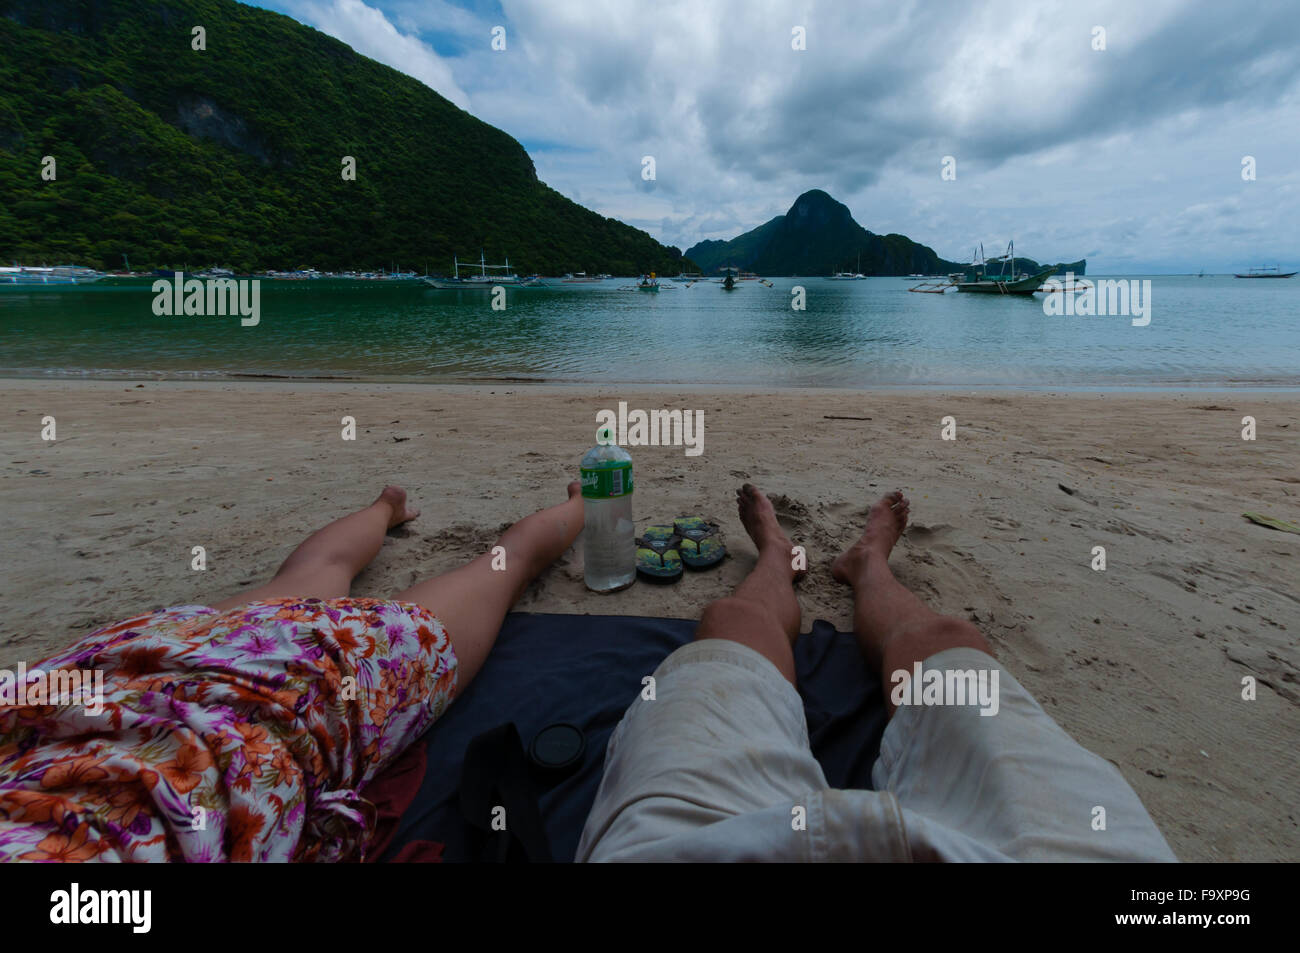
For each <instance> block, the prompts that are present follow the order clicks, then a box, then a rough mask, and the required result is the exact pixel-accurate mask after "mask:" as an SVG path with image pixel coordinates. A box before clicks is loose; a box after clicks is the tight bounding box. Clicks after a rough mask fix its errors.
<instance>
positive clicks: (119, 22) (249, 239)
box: [0, 0, 683, 274]
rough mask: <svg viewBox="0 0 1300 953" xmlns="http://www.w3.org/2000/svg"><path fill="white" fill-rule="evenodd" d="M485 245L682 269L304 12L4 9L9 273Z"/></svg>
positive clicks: (88, 2)
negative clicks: (198, 34) (294, 15)
mask: <svg viewBox="0 0 1300 953" xmlns="http://www.w3.org/2000/svg"><path fill="white" fill-rule="evenodd" d="M195 26H202V27H203V28H204V30H205V31H206V46H207V49H206V50H203V51H195V50H193V49H192V48H191V40H192V33H191V31H192V29H193V28H194V27H195ZM44 156H53V157H54V159H55V161H56V163H57V165H56V170H57V178H56V179H55V180H54V181H44V180H42V177H41V169H42V159H43V157H44ZM344 156H352V157H354V158H355V160H356V179H355V181H345V180H344V178H343V177H342V175H341V172H342V168H343V165H342V160H343V157H344ZM480 249H482V250H483V251H484V252H485V253H486V254H487V257H488V260H489V261H494V262H495V261H500V260H501V258H502V257H503V256H504V255H509V257H510V262H511V264H512V265H515V266H516V267H517V269H518V270H520V271H536V272H542V273H548V274H555V273H560V272H564V271H570V270H586V271H611V272H616V273H622V274H631V273H635V272H640V271H650V270H654V271H660V272H672V273H675V272H676V271H678V270H680V269H681V268H682V267H683V262H682V259H681V256H680V252H679V251H678V250H677V249H673V248H667V247H665V246H663V245H660V244H659V243H658V242H656V241H655V240H654V239H653V238H651V237H650V236H649V235H647V234H646V233H645V232H642V231H639V230H637V229H634V228H632V227H630V226H628V225H625V224H623V223H621V222H618V221H616V220H614V219H610V218H605V217H604V216H601V215H598V214H596V213H595V212H592V211H589V210H587V209H585V208H582V207H581V206H579V205H577V204H575V203H574V202H571V201H569V200H568V199H566V198H565V197H564V196H562V195H560V194H559V193H558V192H556V191H555V190H553V189H551V188H548V187H547V186H546V185H545V184H543V183H542V182H540V181H538V179H537V176H536V173H535V170H534V168H533V163H532V160H531V159H529V157H528V154H527V153H526V152H525V151H524V149H523V147H522V146H520V144H519V143H518V142H516V141H515V140H514V139H512V138H511V137H510V136H508V135H506V134H505V133H504V132H501V131H500V130H498V129H495V128H493V127H492V126H489V125H487V124H486V123H484V122H481V121H479V120H478V119H475V118H474V117H473V116H471V115H470V114H469V113H467V112H465V111H464V110H461V109H459V108H457V107H456V106H454V105H452V104H451V103H450V102H448V101H447V100H446V99H444V98H443V97H441V96H439V95H438V94H437V93H435V92H433V91H432V90H431V89H429V88H428V87H426V86H424V85H423V84H421V83H420V82H418V81H416V80H414V79H411V78H410V77H408V76H405V75H403V74H401V73H399V72H397V71H396V70H393V69H390V68H389V67H387V66H383V65H381V64H379V63H376V62H374V61H373V60H369V59H366V58H365V57H363V56H361V55H359V54H357V53H355V52H354V51H353V50H351V49H350V48H349V47H347V46H346V45H344V44H343V43H340V42H338V41H337V40H334V39H332V38H331V37H328V36H326V35H324V34H322V33H320V32H318V31H316V30H313V29H311V28H309V27H305V26H303V25H301V24H299V23H297V22H295V21H294V20H291V19H290V18H288V17H285V16H281V15H280V14H276V13H271V12H269V11H265V10H261V9H257V8H254V7H248V6H244V5H242V4H238V3H234V2H231V0H0V260H2V261H8V260H18V261H20V262H23V263H38V262H42V261H44V262H48V263H51V264H53V263H64V262H74V263H78V264H85V265H91V266H97V267H112V268H120V267H121V266H122V262H123V257H122V256H123V255H129V256H130V262H131V266H132V267H133V268H137V269H138V268H141V267H168V266H169V267H181V266H184V265H186V264H188V265H190V266H191V267H195V266H199V265H208V264H213V263H216V264H222V265H228V266H231V267H233V268H236V269H237V270H252V269H258V268H294V267H298V266H301V265H307V266H312V267H316V268H320V269H343V268H352V267H357V268H378V267H381V266H385V267H386V266H389V265H391V264H392V263H394V262H396V263H398V264H400V265H402V266H404V267H406V268H417V269H423V268H424V266H425V263H426V262H427V263H428V267H429V269H430V270H431V271H446V270H449V269H450V267H451V259H452V256H453V254H457V255H460V256H461V257H467V256H468V257H473V258H475V259H477V257H478V252H479V250H480Z"/></svg>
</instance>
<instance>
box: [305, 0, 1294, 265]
mask: <svg viewBox="0 0 1300 953" xmlns="http://www.w3.org/2000/svg"><path fill="white" fill-rule="evenodd" d="M283 2H284V3H286V4H288V8H287V9H288V12H290V13H291V14H293V15H295V16H299V17H300V18H302V19H304V20H306V21H307V22H310V23H312V24H313V25H314V26H316V27H318V28H319V29H322V30H325V31H326V32H329V33H332V34H334V35H335V36H337V37H338V38H340V39H342V40H343V41H344V42H346V43H349V44H350V45H352V46H354V47H355V48H356V49H357V50H358V51H360V52H362V53H365V54H366V55H368V56H372V57H374V58H375V59H378V60H381V61H382V62H385V63H388V64H389V65H392V66H394V67H396V68H398V69H401V70H403V71H404V72H407V73H410V74H411V75H413V76H416V77H417V78H419V79H421V80H423V81H424V82H426V83H428V84H429V85H431V86H433V87H434V88H435V89H437V90H438V91H439V92H441V93H442V94H443V95H446V96H448V98H450V99H452V100H453V101H454V102H457V103H458V104H461V105H466V104H467V103H468V101H469V97H470V96H472V98H473V112H474V114H475V115H476V116H478V117H479V118H481V119H484V120H485V121H487V122H489V123H491V124H493V125H495V126H497V127H499V128H501V129H504V130H505V131H506V132H508V133H509V134H511V135H512V136H514V137H515V138H517V139H520V140H521V141H523V142H524V143H525V145H527V146H528V147H529V148H530V152H531V154H532V157H533V159H534V162H535V164H536V167H537V171H538V175H539V176H540V177H541V178H542V179H543V180H544V181H546V182H547V183H548V184H550V185H551V186H552V187H554V188H556V189H558V190H559V191H560V192H562V193H564V194H566V195H569V196H570V197H573V198H575V199H577V200H579V201H581V202H582V204H584V205H586V206H588V207H589V208H594V209H596V210H597V211H599V212H601V213H602V214H605V215H611V216H614V217H616V218H620V219H622V220H623V221H627V222H629V223H632V224H635V225H637V226H638V227H642V228H645V229H646V230H647V231H649V232H651V234H653V235H655V236H656V237H657V238H659V239H661V240H663V241H666V242H669V243H671V244H677V245H679V246H681V247H683V248H685V247H688V246H689V245H691V244H694V243H695V242H696V241H699V240H701V239H704V238H720V237H721V238H729V237H732V236H734V235H735V234H737V233H739V232H741V231H744V230H747V229H749V228H752V227H754V226H756V225H758V224H760V223H762V222H764V221H766V220H768V219H769V218H771V217H772V216H773V215H776V214H780V213H783V212H785V211H786V209H788V208H789V206H790V205H791V203H792V202H793V201H794V199H795V197H796V196H797V195H799V193H801V192H803V191H805V190H807V189H809V188H823V189H826V190H827V191H829V192H830V193H831V194H832V195H834V196H835V197H836V198H838V199H840V200H841V201H843V202H844V203H845V204H847V205H848V206H849V208H850V209H851V210H852V211H853V213H854V215H855V217H856V218H857V219H858V220H859V221H860V222H861V223H862V224H863V225H864V226H865V227H867V228H869V229H871V230H873V231H876V232H888V231H898V232H902V233H904V234H906V235H909V236H910V237H912V238H914V239H916V240H918V241H921V242H924V243H926V244H929V245H931V246H933V247H934V248H935V249H936V250H937V251H938V252H939V253H940V254H941V255H944V256H946V257H951V258H964V257H967V256H968V255H969V249H970V247H971V246H973V245H974V244H975V243H976V242H978V241H983V242H985V245H986V247H987V246H989V245H990V244H993V245H1000V244H1003V243H1005V241H1006V239H1008V238H1013V237H1014V238H1015V239H1016V247H1017V249H1018V250H1020V251H1023V252H1024V253H1025V254H1026V255H1030V256H1033V257H1037V258H1042V259H1047V258H1051V259H1058V258H1075V257H1079V256H1081V255H1085V254H1089V255H1091V253H1092V252H1094V251H1100V253H1101V254H1102V255H1103V256H1104V259H1109V260H1111V261H1113V262H1116V263H1118V262H1126V263H1128V262H1134V263H1141V262H1148V263H1153V264H1169V265H1171V266H1177V265H1178V264H1179V263H1183V264H1186V265H1191V264H1193V263H1194V264H1195V265H1196V267H1199V266H1200V265H1201V264H1205V265H1207V266H1209V267H1220V266H1221V265H1226V264H1228V263H1229V259H1227V258H1226V257H1225V256H1229V255H1232V256H1240V258H1241V259H1243V260H1244V261H1246V262H1248V261H1249V260H1251V259H1252V258H1256V257H1259V258H1268V259H1269V260H1272V259H1273V258H1282V259H1287V260H1290V258H1291V257H1294V254H1291V255H1290V256H1289V255H1288V253H1287V251H1286V250H1287V249H1288V248H1294V247H1300V201H1298V199H1300V195H1298V193H1300V190H1298V189H1297V188H1295V178H1294V176H1295V174H1294V173H1291V172H1290V169H1291V168H1292V167H1293V166H1294V163H1293V162H1291V161H1290V159H1289V157H1292V156H1294V155H1295V154H1297V152H1300V127H1297V124H1296V123H1295V121H1294V115H1295V109H1296V102H1297V85H1296V84H1297V79H1298V78H1300V20H1297V18H1295V17H1294V16H1293V15H1291V14H1289V13H1288V10H1287V7H1286V5H1285V4H1282V3H1271V2H1261V3H1260V4H1259V5H1258V6H1257V7H1256V8H1255V9H1254V10H1253V13H1252V15H1251V16H1249V17H1243V15H1242V14H1241V13H1240V11H1239V10H1238V9H1237V8H1234V7H1233V6H1232V5H1224V4H1221V3H1216V2H1213V0H1201V2H1197V3H1187V2H1183V0H1143V3H1141V4H1133V3H1132V2H1131V0H1100V2H1095V3H1090V4H1088V5H1087V6H1086V8H1085V7H1084V6H1083V5H1080V4H1078V3H1076V2H1073V0H1060V2H1055V3H1042V4H1028V5H1027V4H1024V3H1023V2H1019V0H1016V2H1012V0H992V2H989V3H981V4H965V3H952V4H943V3H933V2H924V3H922V2H917V0H911V2H909V0H878V2H855V3H853V4H846V3H842V2H829V0H802V2H800V3H795V4H791V3H789V2H788V0H659V2H656V3H655V4H652V5H647V4H645V3H644V0H609V2H606V3H604V4H602V5H601V6H600V7H599V9H595V8H593V5H592V4H591V3H590V2H589V0H545V2H539V0H499V3H500V7H499V8H497V7H495V6H493V7H490V8H489V9H490V10H491V12H487V13H484V12H481V11H479V10H478V9H476V8H471V9H467V8H465V7H461V6H458V5H456V4H455V3H454V2H452V0H432V2H418V0H370V2H371V3H374V4H376V5H377V6H378V7H381V8H382V10H383V11H384V12H381V11H380V9H376V8H374V7H369V6H366V5H365V4H364V3H362V2H360V0H283ZM282 8H283V7H282ZM498 22H500V23H501V25H504V26H506V28H507V36H508V49H507V51H505V52H493V51H492V50H491V49H490V46H489V41H490V30H491V28H492V27H493V26H495V25H497V24H498ZM394 24H400V26H401V29H400V30H399V29H398V28H397V27H396V26H395V25H394ZM794 26H803V27H805V28H806V31H807V49H806V50H805V51H802V52H797V51H794V50H792V49H791V47H790V39H791V28H792V27H794ZM1095 26H1102V27H1104V28H1105V29H1106V40H1107V48H1106V50H1105V51H1096V50H1094V49H1093V48H1092V31H1093V28H1094V27H1095ZM431 42H434V43H436V45H437V47H438V49H444V50H445V49H448V48H452V49H454V50H455V51H456V52H455V55H454V59H449V58H447V57H440V56H438V55H437V54H436V52H435V51H434V48H433V46H431V45H430V43H431ZM453 65H454V69H455V75H454V77H453V75H452V66H453ZM462 90H467V91H468V95H467V94H466V93H465V92H463V91H462ZM1245 154H1252V155H1256V156H1257V157H1259V159H1260V168H1261V170H1262V171H1261V177H1260V179H1259V181H1257V182H1254V183H1250V184H1249V185H1245V186H1243V183H1242V182H1241V180H1240V176H1239V175H1238V174H1237V172H1238V170H1239V162H1240V157H1241V156H1242V155H1245ZM643 155H653V156H655V159H656V165H657V174H658V179H657V181H656V182H655V183H654V187H653V188H649V187H647V186H646V185H645V183H644V182H642V181H641V180H640V178H639V172H640V163H641V157H642V156H643ZM944 155H954V156H956V157H957V160H958V180H957V181H956V182H943V181H941V179H940V177H939V165H940V161H941V159H942V157H943V156H944ZM1243 188H1244V189H1245V191H1243ZM1234 203H1239V204H1234ZM1198 205H1201V206H1206V205H1208V206H1209V207H1212V208H1215V209H1218V210H1222V211H1226V210H1232V209H1237V210H1238V211H1237V213H1236V214H1222V213H1221V214H1219V215H1216V216H1213V217H1209V218H1206V219H1205V220H1204V225H1205V228H1204V230H1203V231H1201V232H1199V233H1198V232H1197V231H1196V230H1195V229H1192V228H1189V227H1188V226H1189V223H1190V221H1191V220H1190V219H1189V218H1188V217H1187V216H1184V215H1183V214H1182V213H1183V210H1184V209H1187V208H1189V207H1192V206H1198ZM1162 229H1167V230H1166V231H1162ZM1243 230H1244V232H1245V235H1244V237H1243ZM1238 249H1240V250H1238ZM1093 257H1095V256H1093ZM1232 260H1235V258H1234V259H1232ZM1090 267H1091V263H1090ZM1100 267H1105V261H1104V260H1103V262H1102V263H1101V264H1100ZM1135 267H1136V265H1135Z"/></svg>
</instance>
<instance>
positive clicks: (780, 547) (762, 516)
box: [736, 483, 804, 579]
mask: <svg viewBox="0 0 1300 953" xmlns="http://www.w3.org/2000/svg"><path fill="white" fill-rule="evenodd" d="M736 508H737V510H739V512H740V522H741V524H742V525H743V526H744V527H745V532H746V533H748V534H749V538H750V539H752V540H753V541H754V545H755V546H757V547H758V555H759V558H760V559H761V558H762V557H763V554H764V552H766V551H769V550H772V551H775V552H779V553H780V554H781V559H782V561H783V562H784V563H785V564H786V565H787V566H788V565H790V562H791V555H792V553H791V550H792V549H794V544H793V543H791V542H790V537H789V536H787V535H786V533H785V530H783V529H782V528H781V524H780V523H778V522H777V520H776V510H775V509H774V508H773V507H772V501H771V500H769V499H768V498H767V496H766V494H764V493H762V492H760V491H759V489H758V487H756V486H754V484H752V483H746V484H745V485H744V486H742V487H741V488H740V489H738V490H737V491H736ZM791 572H792V574H793V575H794V577H795V578H796V579H797V578H799V577H800V576H802V575H803V574H804V573H803V570H800V571H798V572H795V571H794V570H791Z"/></svg>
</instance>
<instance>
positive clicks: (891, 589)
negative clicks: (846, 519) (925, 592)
mask: <svg viewBox="0 0 1300 953" xmlns="http://www.w3.org/2000/svg"><path fill="white" fill-rule="evenodd" d="M909 506H910V504H909V502H908V500H907V498H906V497H905V496H903V494H902V493H898V492H894V493H890V494H889V495H888V496H885V497H883V498H881V499H879V500H877V501H876V502H875V504H874V505H873V506H872V507H871V511H870V513H869V514H868V516H867V527H866V529H865V530H863V532H862V537H861V539H859V540H858V541H857V542H856V543H854V544H853V546H852V547H850V548H849V550H848V551H847V552H845V553H843V554H842V555H841V556H840V557H839V558H838V559H836V560H835V563H834V565H833V566H832V567H831V572H832V574H833V575H834V576H835V578H836V579H838V580H839V581H840V582H845V583H848V584H849V585H851V586H852V587H853V631H854V634H855V635H856V636H857V639H858V644H859V645H860V646H862V651H863V654H865V655H866V657H867V661H868V663H870V665H871V667H872V668H874V669H875V670H876V671H878V672H879V673H880V677H881V679H882V681H883V683H884V694H885V699H886V704H887V706H888V711H889V713H890V715H891V716H892V715H893V713H894V704H893V702H892V701H890V700H889V698H890V694H891V688H892V687H893V683H892V682H891V681H890V674H891V673H893V672H897V671H900V670H901V671H905V672H909V673H910V672H911V671H912V665H913V663H914V662H924V661H925V660H926V659H927V658H929V657H930V656H932V655H934V654H936V653H938V652H942V651H943V650H944V649H953V648H972V649H978V650H979V651H981V652H987V653H988V654H989V655H992V654H993V649H992V648H991V647H990V646H989V643H988V640H987V639H985V638H984V636H983V634H982V633H981V632H980V630H979V629H977V628H976V627H975V626H973V625H971V623H969V622H967V621H966V620H964V619H956V618H953V617H952V616H944V615H939V613H937V612H935V611H934V610H933V609H931V608H929V607H928V606H926V605H925V603H923V602H922V601H921V600H920V599H918V598H917V597H916V596H915V595H914V594H913V593H912V592H910V591H909V590H908V589H907V588H906V587H905V586H904V585H903V584H902V583H900V582H899V581H898V580H897V579H895V578H894V574H893V572H892V571H891V570H890V568H889V553H890V550H892V549H893V548H894V544H895V543H896V542H898V538H899V536H901V535H902V533H903V529H904V527H906V526H907V515H908V509H909Z"/></svg>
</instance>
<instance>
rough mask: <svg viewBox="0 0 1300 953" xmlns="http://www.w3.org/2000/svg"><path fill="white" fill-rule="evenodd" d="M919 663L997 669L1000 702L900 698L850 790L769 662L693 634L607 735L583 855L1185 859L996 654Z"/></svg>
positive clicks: (953, 655) (1116, 776) (1106, 767)
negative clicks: (868, 765) (833, 783)
mask: <svg viewBox="0 0 1300 953" xmlns="http://www.w3.org/2000/svg"><path fill="white" fill-rule="evenodd" d="M925 668H926V669H927V670H928V669H938V670H948V669H953V670H968V669H972V670H980V669H982V670H984V671H986V672H991V671H993V670H996V671H997V672H998V688H999V691H998V695H997V698H998V704H997V711H996V714H993V715H991V716H987V715H981V714H980V710H979V708H978V707H976V706H974V705H940V706H924V705H917V704H912V705H904V706H902V707H900V708H899V709H898V712H897V713H896V714H895V716H894V718H893V720H892V721H890V723H889V726H888V727H887V728H886V729H885V733H884V737H883V738H882V740H881V745H880V758H879V760H878V761H877V762H876V764H875V766H874V768H873V769H872V782H873V783H874V785H875V787H876V790H875V791H838V790H833V789H831V788H829V787H828V786H827V784H826V778H825V776H824V775H823V774H822V770H821V767H820V765H818V763H817V761H816V759H815V758H813V756H812V752H811V750H810V749H809V746H808V728H807V724H806V723H805V721H804V713H803V703H802V701H801V700H800V698H799V694H798V692H796V691H795V690H794V688H793V687H792V686H791V685H790V683H789V682H787V681H786V680H785V679H784V678H782V677H781V675H780V674H779V673H778V672H777V670H776V668H775V667H774V666H773V665H772V664H771V663H770V662H769V661H768V660H767V659H765V658H763V657H762V656H761V655H759V654H758V653H757V652H755V651H753V650H752V649H750V648H747V647H745V646H743V645H741V644H739V643H737V642H731V641H727V640H722V639H704V640H701V641H698V642H692V643H691V644H690V645H686V646H683V647H682V648H680V649H678V650H677V651H676V652H674V653H673V654H672V655H670V656H669V657H668V658H667V659H665V660H664V662H663V664H662V665H660V666H659V668H658V670H657V671H656V672H655V682H654V689H655V698H654V699H653V700H646V699H645V698H644V697H643V696H639V697H638V698H637V700H636V701H634V702H633V703H632V705H631V707H629V708H628V710H627V713H626V714H625V715H624V716H623V720H622V721H621V722H620V723H619V725H618V727H617V728H616V729H615V731H614V734H613V736H612V737H611V738H610V741H609V749H608V752H607V755H606V759H605V776H604V778H603V780H602V781H601V785H600V791H599V793H598V794H597V795H596V801H595V804H594V805H593V807H592V811H591V814H590V816H589V817H588V818H587V824H586V827H585V828H584V830H583V833H582V840H581V842H580V843H579V845H578V854H577V860H579V861H613V860H635V861H669V860H688V861H746V860H772V861H795V860H807V861H825V860H833V861H869V860H878V861H884V860H891V861H893V860H898V861H904V860H948V861H957V860H982V861H990V860H1001V861H1005V860H1118V861H1173V860H1176V858H1175V857H1174V855H1173V852H1172V851H1170V849H1169V846H1168V845H1167V844H1166V843H1165V840H1164V838H1163V837H1162V836H1161V835H1160V832H1159V830H1157V829H1156V826H1155V824H1154V823H1153V822H1152V820H1151V818H1150V816H1148V814H1147V812H1146V810H1145V808H1143V806H1142V802H1141V801H1139V800H1138V797H1137V795H1136V794H1135V793H1134V792H1133V789H1132V788H1130V787H1129V786H1128V784H1127V783H1126V782H1125V781H1124V779H1123V777H1121V776H1120V773H1119V771H1118V770H1117V769H1116V768H1115V767H1114V766H1113V765H1111V764H1110V763H1109V762H1107V761H1105V760H1103V759H1101V758H1099V757H1097V756H1096V755H1095V754H1092V753H1091V752H1089V751H1087V750H1085V749H1084V748H1082V747H1080V746H1079V745H1078V744H1076V743H1075V742H1074V740H1073V739H1071V738H1070V736H1069V735H1067V734H1066V733H1065V732H1064V731H1063V730H1062V729H1061V727H1060V726H1059V725H1057V724H1056V722H1054V721H1053V720H1052V719H1051V717H1050V716H1048V715H1047V713H1046V712H1044V711H1043V709H1042V708H1041V707H1039V705H1038V703H1037V702H1036V701H1034V699H1033V697H1032V696H1031V695H1030V694H1029V693H1028V692H1027V691H1025V689H1024V688H1023V687H1022V686H1021V685H1020V683H1019V682H1017V681H1016V680H1015V679H1014V678H1012V676H1011V675H1010V673H1008V672H1007V671H1006V670H1005V669H1003V668H1002V667H1001V666H999V665H998V663H997V662H996V661H995V660H994V659H993V658H992V657H991V656H989V655H987V654H985V653H983V652H979V651H977V650H975V649H967V648H957V649H948V650H946V651H944V652H939V653H937V654H936V655H934V656H932V657H931V658H929V659H927V660H926V662H925ZM643 694H644V693H643ZM986 707H988V706H986ZM1098 809H1101V810H1100V811H1099V810H1098ZM1103 812H1104V813H1103Z"/></svg>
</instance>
